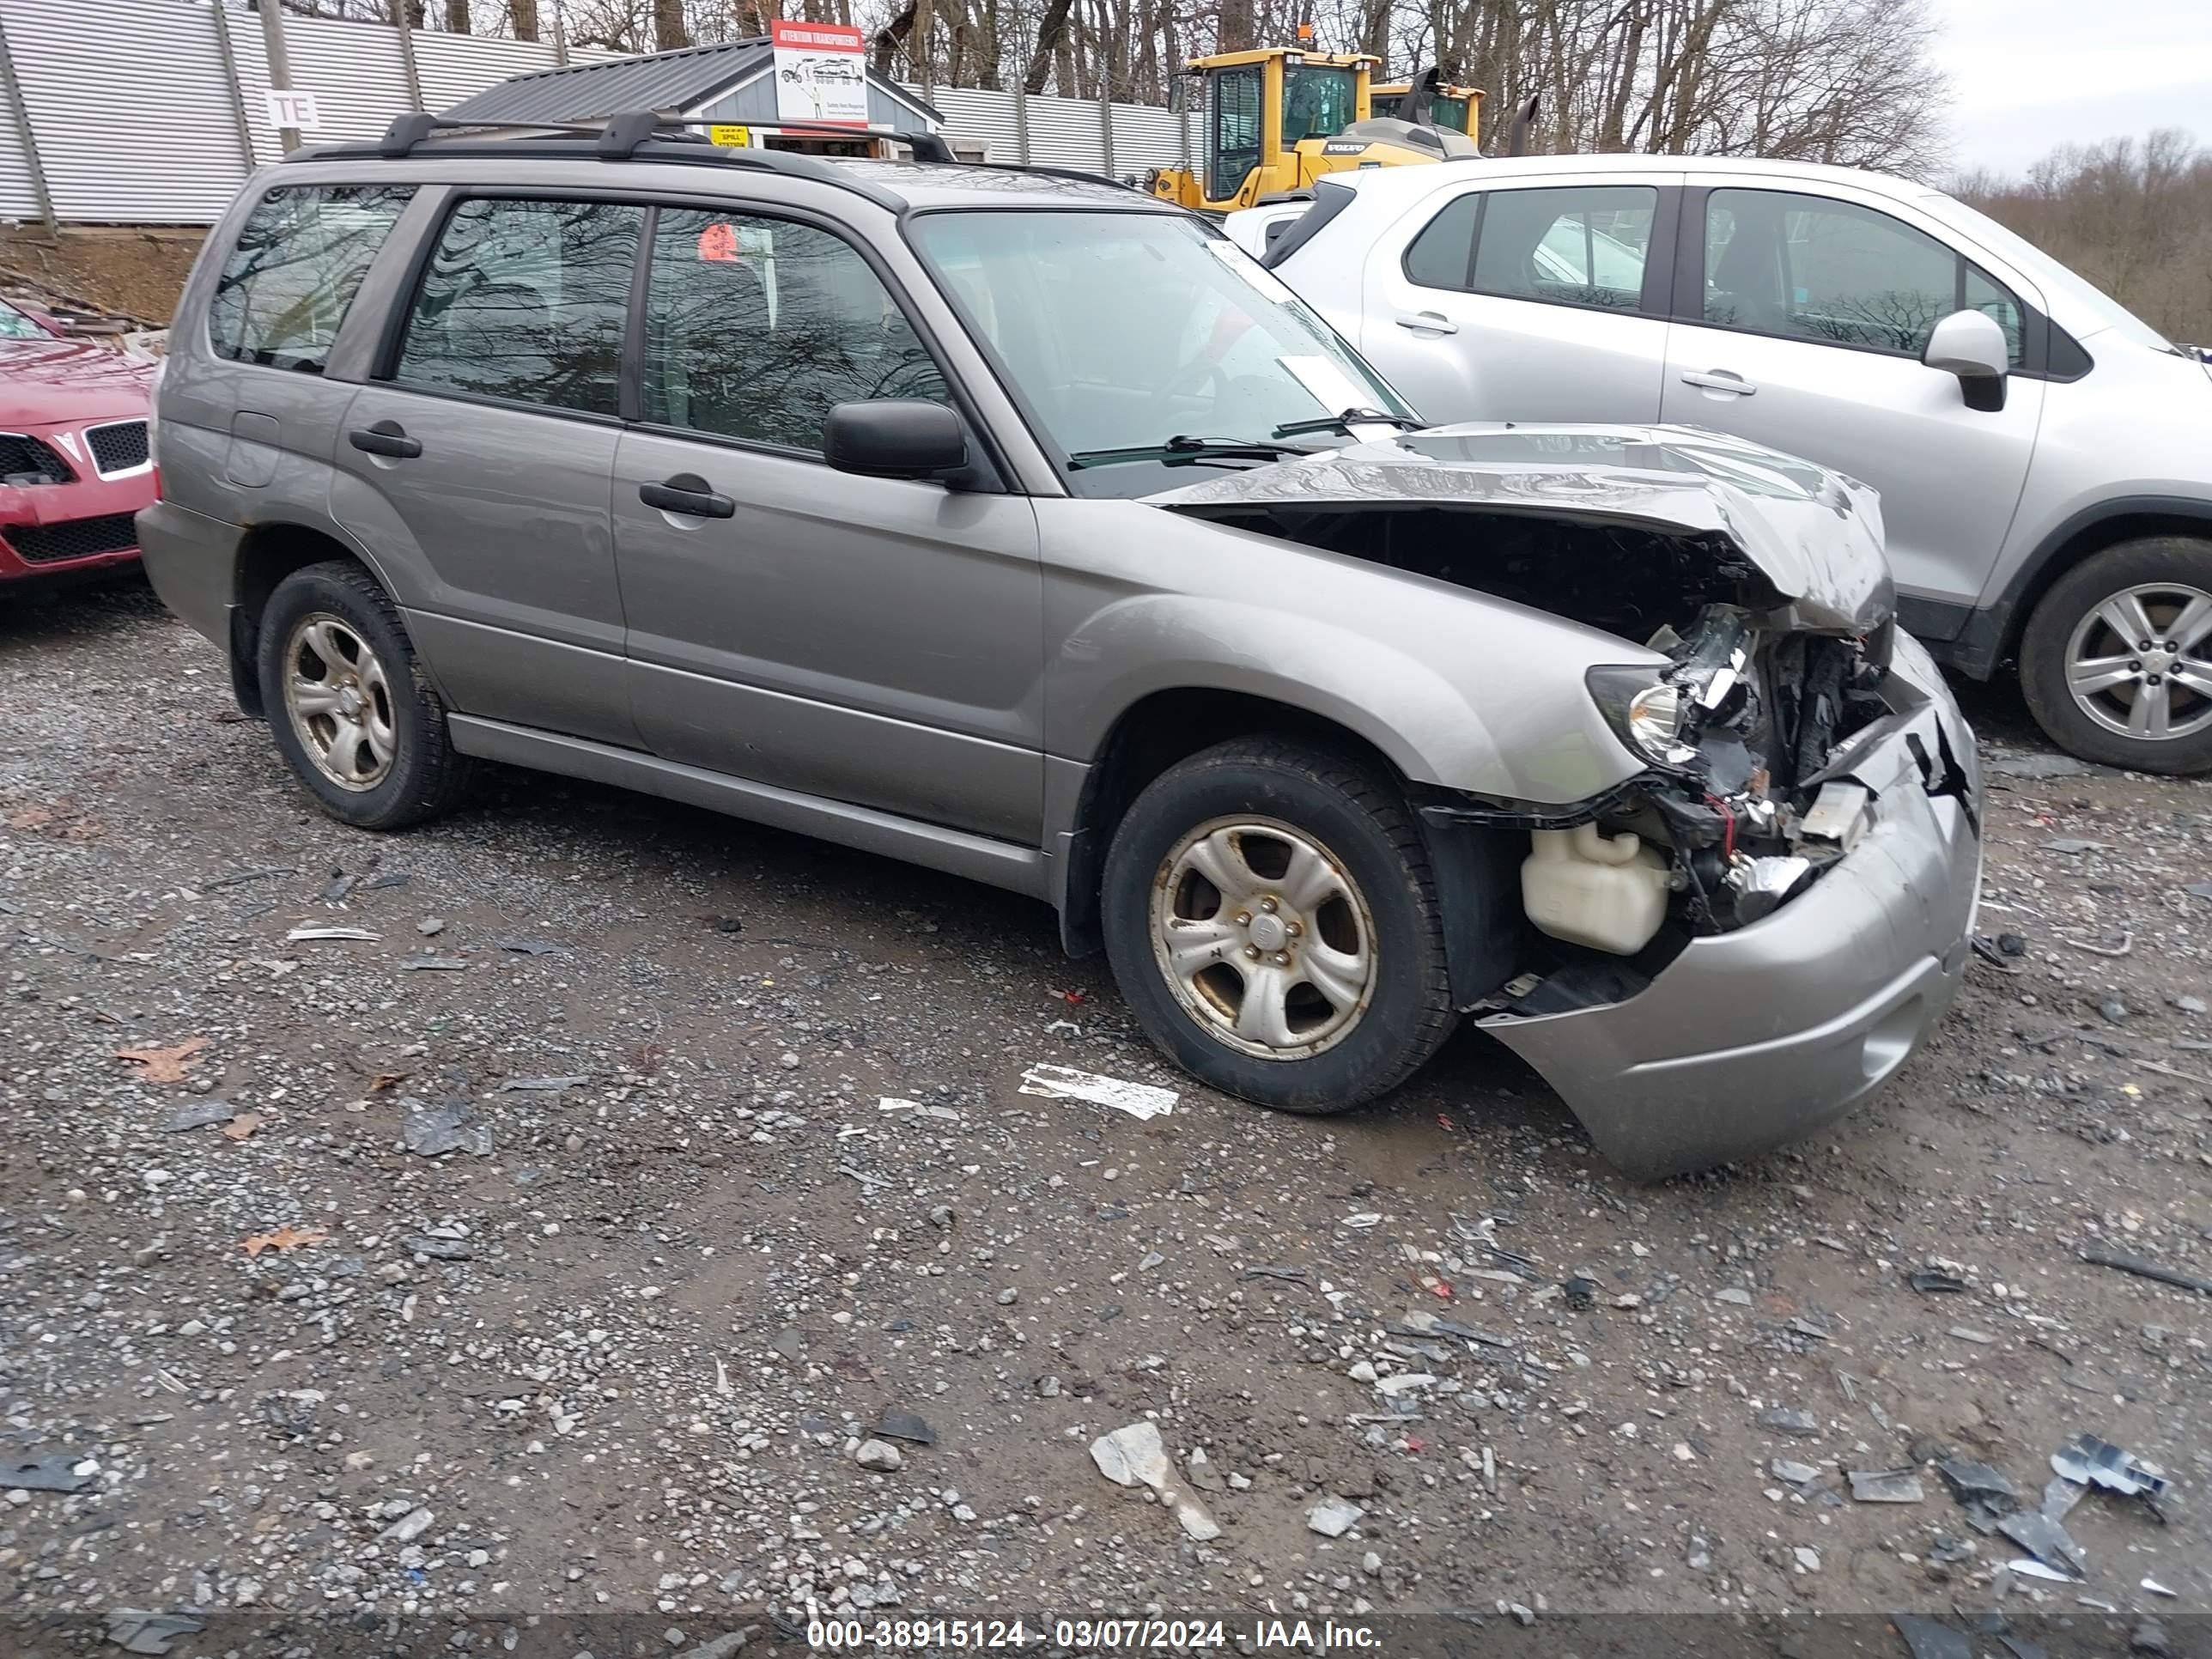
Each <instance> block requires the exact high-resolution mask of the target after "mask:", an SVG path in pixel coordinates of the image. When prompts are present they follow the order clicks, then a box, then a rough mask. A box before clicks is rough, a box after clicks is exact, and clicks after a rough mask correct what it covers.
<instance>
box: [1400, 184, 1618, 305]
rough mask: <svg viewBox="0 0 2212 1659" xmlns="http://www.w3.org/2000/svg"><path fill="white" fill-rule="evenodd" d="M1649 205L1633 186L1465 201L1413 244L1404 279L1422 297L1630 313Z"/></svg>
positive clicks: (1481, 195)
mask: <svg viewBox="0 0 2212 1659" xmlns="http://www.w3.org/2000/svg"><path fill="white" fill-rule="evenodd" d="M1658 205H1659V192H1658V191H1656V190H1654V189H1651V188H1650V187H1649V186H1646V185H1575V186H1571V187H1568V188H1565V189H1558V190H1493V191H1480V192H1470V193H1469V194H1468V195H1465V196H1462V197H1460V198H1459V199H1458V200H1456V201H1455V202H1452V203H1451V204H1449V205H1448V206H1446V207H1445V209H1444V210H1443V212H1441V213H1439V214H1438V215H1437V216H1436V218H1435V219H1434V220H1432V221H1431V222H1430V224H1429V226H1428V228H1426V229H1425V230H1424V231H1422V232H1421V234H1419V236H1418V237H1416V238H1415V239H1414V240H1413V246H1411V247H1409V248H1408V249H1407V251H1406V275H1407V276H1408V277H1409V278H1411V279H1412V280H1413V281H1414V282H1416V283H1420V284H1421V285H1422V286H1423V287H1425V288H1443V289H1462V290H1464V291H1466V292H1468V293H1473V294H1495V295H1501V296H1503V297H1504V298H1507V299H1514V300H1541V301H1547V302H1549V303H1551V304H1553V305H1572V306H1596V307H1601V308H1603V309H1605V310H1607V311H1634V310H1636V309H1637V308H1638V307H1639V306H1640V305H1641V304H1642V303H1643V300H1644V255H1645V252H1646V250H1647V249H1649V247H1650V243H1651V221H1652V217H1653V216H1654V215H1655V214H1656V212H1657V210H1658Z"/></svg>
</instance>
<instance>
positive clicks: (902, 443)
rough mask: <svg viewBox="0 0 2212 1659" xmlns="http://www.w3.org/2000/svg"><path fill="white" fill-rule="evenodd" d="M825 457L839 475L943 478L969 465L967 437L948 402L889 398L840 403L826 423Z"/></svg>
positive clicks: (823, 442)
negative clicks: (846, 473)
mask: <svg viewBox="0 0 2212 1659" xmlns="http://www.w3.org/2000/svg"><path fill="white" fill-rule="evenodd" d="M822 453H823V459H826V460H827V461H828V462H829V465H831V466H833V467H835V468H836V469H837V471H840V472H857V473H859V474H860V475H861V476H862V477H869V478H942V477H945V475H946V474H948V473H953V472H957V471H960V469H961V468H963V467H964V466H966V465H968V433H967V429H966V428H963V426H962V425H961V424H960V417H959V416H957V415H956V414H954V413H953V412H952V411H951V410H949V409H947V408H946V407H945V405H944V404H933V403H928V402H926V401H924V400H923V399H921V398H879V399H877V400H875V401H873V402H869V403H854V404H837V405H836V407H835V408H833V409H831V410H830V411H829V419H828V420H826V421H824V422H823V423H822Z"/></svg>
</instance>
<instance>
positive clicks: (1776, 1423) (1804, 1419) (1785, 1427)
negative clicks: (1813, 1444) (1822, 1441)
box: [1759, 1406, 1820, 1435]
mask: <svg viewBox="0 0 2212 1659" xmlns="http://www.w3.org/2000/svg"><path fill="white" fill-rule="evenodd" d="M1759 1427H1760V1428H1762V1429H1771V1430H1773V1431H1775V1432H1776V1433H1777V1434H1795V1435H1814V1434H1818V1433H1820V1419H1819V1418H1817V1417H1815V1416H1814V1415H1813V1413H1810V1412H1808V1411H1807V1410H1806V1409H1805V1408H1804V1407H1802V1406H1769V1407H1767V1408H1766V1409H1765V1411H1763V1412H1761V1413H1759Z"/></svg>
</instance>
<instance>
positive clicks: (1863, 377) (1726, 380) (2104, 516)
mask: <svg viewBox="0 0 2212 1659" xmlns="http://www.w3.org/2000/svg"><path fill="white" fill-rule="evenodd" d="M1308 206H1309V204H1302V203H1283V204H1271V205H1270V206H1267V207H1263V208H1255V209H1252V210H1249V212H1248V213H1243V214H1237V215H1234V216H1231V220H1230V224H1229V229H1230V234H1231V236H1232V237H1235V238H1237V240H1240V241H1241V242H1243V245H1244V246H1247V247H1249V248H1255V249H1261V250H1263V251H1264V259H1265V263H1267V264H1268V265H1269V267H1270V268H1271V269H1273V270H1275V271H1277V272H1278V273H1279V275H1280V276H1282V278H1283V279H1284V281H1285V282H1286V283H1289V284H1290V285H1291V287H1292V288H1293V289H1297V293H1298V294H1299V295H1300V296H1301V297H1302V298H1304V300H1306V301H1308V302H1309V303H1310V304H1311V305H1312V306H1313V307H1314V308H1315V309H1316V310H1317V311H1319V312H1320V313H1322V316H1323V317H1324V318H1326V319H1328V321H1329V322H1330V323H1331V324H1333V325H1334V326H1335V327H1336V328H1338V329H1340V331H1342V332H1343V333H1344V335H1345V336H1346V338H1348V339H1350V340H1351V341H1352V343H1354V344H1355V345H1356V346H1357V347H1358V349H1359V350H1360V351H1361V352H1362V353H1363V354H1364V356H1366V357H1367V358H1368V359H1369V360H1370V362H1373V363H1374V364H1375V365H1376V368H1379V369H1381V370H1382V372H1383V374H1385V375H1386V376H1387V377H1389V380H1391V381H1392V382H1393V383H1394V384H1395V385H1396V386H1398V387H1399V388H1400V389H1401V391H1403V392H1405V393H1406V394H1407V396H1409V397H1411V398H1413V401H1414V402H1415V403H1416V404H1418V405H1419V408H1420V410H1421V412H1422V413H1423V414H1424V415H1425V416H1428V417H1429V418H1430V419H1431V420H1446V421H1464V420H1487V419H1506V418H1511V419H1519V420H1566V421H1632V422H1633V421H1667V422H1675V423H1678V424H1680V425H1684V426H1697V427H1705V428H1712V429H1714V430H1716V431H1721V432H1729V433H1734V434H1735V435H1738V436H1741V437H1744V438H1748V439H1751V440H1753V441H1755V442H1759V443H1763V444H1771V445H1773V446H1774V447H1776V448H1778V449H1784V450H1787V451H1789V452H1790V453H1792V454H1800V455H1806V456H1809V457H1811V458H1812V459H1814V460H1816V461H1819V462H1820V463H1821V464H1822V465H1826V466H1832V467H1834V468H1836V469H1837V470H1838V471H1842V472H1844V473H1846V474H1848V475H1849V476H1850V477H1854V478H1863V479H1864V480H1865V481H1866V482H1867V483H1870V484H1872V485H1873V486H1874V487H1875V489H1878V490H1880V491H1881V509H1882V520H1883V522H1884V524H1885V525H1886V526H1887V532H1888V546H1889V558H1890V564H1891V566H1892V568H1893V569H1894V571H1895V573H1896V576H1897V583H1898V587H1899V602H1898V615H1899V620H1900V621H1902V622H1903V623H1904V624H1905V627H1907V628H1909V629H1911V630H1912V632H1913V633H1914V634H1916V635H1918V636H1919V637H1920V638H1921V639H1922V640H1923V641H1926V642H1927V644H1928V647H1929V650H1931V651H1932V652H1933V653H1935V654H1936V659H1937V660H1939V661H1941V662H1942V663H1944V664H1946V665H1949V666H1951V667H1953V668H1955V669H1957V670H1959V671H1961V672H1964V673H1966V674H1970V675H1972V676H1974V677H1976V678H1988V677H1989V676H1990V674H1992V673H1993V672H1995V671H1996V670H1997V669H1998V668H1999V667H2000V666H2002V665H2005V664H2008V663H2010V662H2014V661H2017V663H2018V665H2019V671H2020V678H2021V686H2022V688H2023V689H2024V690H2025V691H2026V693H2027V703H2028V707H2029V708H2031V709H2032V710H2033V711H2034V714H2035V717H2036V719H2037V720H2038V721H2039V722H2040V723H2041V725H2042V726H2043V728H2044V730H2045V732H2048V733H2050V735H2051V738H2053V739H2054V740H2056V741H2057V743H2059V744H2062V745H2063V747H2065V748H2067V749H2069V750H2072V751H2073V752H2074V753H2075V754H2077V755H2082V756H2086V757H2088V758H2090V759H2092V760H2099V761H2104V762H2107V763H2111V764H2112V765H2116V766H2127V767H2133V768H2136V769H2139V770H2142V771H2147V772H2202V771H2204V770H2207V769H2212V379H2208V372H2207V368H2206V365H2204V364H2203V363H2202V362H2198V361H2197V360H2196V358H2195V357H2194V356H2192V355H2191V354H2189V353H2187V352H2185V351H2182V350H2180V349H2178V348H2176V347H2174V346H2172V345H2170V344H2169V343H2166V341H2165V340H2163V339H2161V338H2160V337H2159V336H2158V334H2157V333H2156V332H2155V331H2154V330H2152V329H2150V328H2148V327H2147V326H2146V325H2143V324H2142V322H2140V321H2138V320H2137V319H2136V318H2134V317H2133V316H2131V315H2130V314H2129V313H2128V312H2127V311H2126V310H2125V309H2124V307H2121V306H2119V305H2118V304H2116V303H2115V302H2114V301H2112V300H2110V299H2108V298H2106V296H2105V295H2103V294H2100V293H2099V292H2098V291H2097V289H2095V288H2093V287H2092V286H2091V285H2090V284H2089V283H2086V282H2084V281H2083V280H2082V279H2081V277H2079V276H2075V274H2074V273H2073V272H2072V271H2070V270H2067V269H2066V267H2065V266H2063V265H2062V264H2059V263H2058V262H2057V260H2055V259H2053V258H2051V257H2050V256H2049V255H2047V254H2045V253H2043V252H2039V251H2038V250H2037V249H2036V248H2034V247H2033V246H2030V245H2029V244H2028V243H2027V242H2026V241H2023V240H2021V238H2020V237H2018V236H2016V235H2015V234H2013V233H2012V232H2011V231H2008V230H2007V229H2006V228H2004V227H2003V226H2002V225H2000V224H1998V223H1996V222H1995V221H1994V220H1991V219H1990V218H1987V217H1985V216H1983V215H1982V214H1980V213H1978V212H1976V211H1975V210H1973V209H1972V208H1970V207H1968V206H1966V204H1964V203H1961V202H1959V201H1956V200H1954V199H1953V198H1952V197H1948V196H1946V195H1944V194H1942V192H1941V191H1935V190H1930V189H1929V187H1928V186H1926V185H1916V184H1911V183H1909V182H1907V181H1905V180H1904V179H1890V178H1885V177H1883V176H1882V175H1881V174H1879V173H1860V172H1854V171H1851V170H1850V169H1847V168H1844V167H1816V166H1812V165H1808V164H1806V163H1802V162H1789V161H1751V160H1747V159H1743V158H1739V157H1735V156H1700V155H1547V156H1521V157H1515V158H1511V159H1508V160H1500V161H1481V162H1474V163H1469V164H1468V165H1466V166H1456V165H1455V166H1449V167H1400V168H1395V169H1389V170H1383V171H1376V172H1371V173H1358V174H1352V173H1340V174H1337V175H1335V177H1334V178H1333V179H1328V180H1326V181H1324V182H1323V183H1322V184H1321V185H1318V186H1317V187H1316V191H1315V199H1314V201H1313V203H1312V204H1310V208H1311V210H1310V211H1308Z"/></svg>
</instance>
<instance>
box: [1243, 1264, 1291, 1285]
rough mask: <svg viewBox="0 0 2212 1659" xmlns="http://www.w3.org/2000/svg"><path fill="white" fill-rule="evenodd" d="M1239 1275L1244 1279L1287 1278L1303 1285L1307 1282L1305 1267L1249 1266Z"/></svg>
mask: <svg viewBox="0 0 2212 1659" xmlns="http://www.w3.org/2000/svg"><path fill="white" fill-rule="evenodd" d="M1239 1277H1241V1278H1244V1279H1288V1280H1290V1281H1291V1283H1292V1284H1294V1285H1303V1284H1304V1282H1305V1277H1306V1270H1305V1269H1304V1267H1247V1268H1246V1269H1245V1270H1244V1271H1243V1273H1242V1274H1241V1275H1239Z"/></svg>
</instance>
